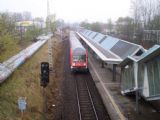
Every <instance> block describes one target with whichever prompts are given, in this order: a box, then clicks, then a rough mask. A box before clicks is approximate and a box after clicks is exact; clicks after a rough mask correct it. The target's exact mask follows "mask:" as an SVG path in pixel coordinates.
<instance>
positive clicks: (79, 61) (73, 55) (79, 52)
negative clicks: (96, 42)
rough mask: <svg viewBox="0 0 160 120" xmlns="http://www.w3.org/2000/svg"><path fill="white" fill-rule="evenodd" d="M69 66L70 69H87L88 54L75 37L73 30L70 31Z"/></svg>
mask: <svg viewBox="0 0 160 120" xmlns="http://www.w3.org/2000/svg"><path fill="white" fill-rule="evenodd" d="M70 67H71V71H86V72H87V71H88V54H87V50H86V49H85V48H84V47H83V46H82V44H81V43H80V41H79V40H78V39H77V38H76V36H75V33H74V32H73V31H71V32H70Z"/></svg>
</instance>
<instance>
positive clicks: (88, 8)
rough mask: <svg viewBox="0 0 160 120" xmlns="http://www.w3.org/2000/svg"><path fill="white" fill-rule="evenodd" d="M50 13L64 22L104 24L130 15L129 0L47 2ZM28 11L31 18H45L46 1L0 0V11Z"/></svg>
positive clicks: (54, 0)
mask: <svg viewBox="0 0 160 120" xmlns="http://www.w3.org/2000/svg"><path fill="white" fill-rule="evenodd" d="M49 2H50V13H52V14H53V13H55V14H56V16H57V18H62V19H64V20H65V21H66V22H80V21H83V20H88V21H89V22H94V21H101V22H106V21H107V20H108V19H109V18H111V19H112V20H114V21H115V20H116V19H117V18H118V17H124V16H128V15H130V0H49ZM6 10H8V11H10V12H23V11H29V12H31V13H32V16H33V17H44V18H45V17H46V15H47V0H0V11H6Z"/></svg>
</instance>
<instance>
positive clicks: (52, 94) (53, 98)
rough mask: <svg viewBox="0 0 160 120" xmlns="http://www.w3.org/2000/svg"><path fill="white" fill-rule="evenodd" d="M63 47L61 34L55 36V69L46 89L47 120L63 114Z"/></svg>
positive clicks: (58, 118) (45, 106)
mask: <svg viewBox="0 0 160 120" xmlns="http://www.w3.org/2000/svg"><path fill="white" fill-rule="evenodd" d="M63 48H64V46H63V41H62V40H61V38H60V37H59V36H55V37H54V38H53V71H52V72H51V74H50V82H49V85H48V86H47V87H46V88H45V90H44V91H45V94H44V112H45V117H46V119H47V120H61V116H62V115H61V114H62V97H61V80H62V79H63V64H64V49H63Z"/></svg>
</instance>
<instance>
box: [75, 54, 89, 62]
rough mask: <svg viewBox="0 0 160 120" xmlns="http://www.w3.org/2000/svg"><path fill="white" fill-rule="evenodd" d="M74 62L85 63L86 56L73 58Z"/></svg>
mask: <svg viewBox="0 0 160 120" xmlns="http://www.w3.org/2000/svg"><path fill="white" fill-rule="evenodd" d="M73 61H74V62H84V61H86V55H79V56H73Z"/></svg>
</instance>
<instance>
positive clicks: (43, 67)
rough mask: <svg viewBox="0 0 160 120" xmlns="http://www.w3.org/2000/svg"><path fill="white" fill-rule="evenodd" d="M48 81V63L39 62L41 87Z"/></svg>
mask: <svg viewBox="0 0 160 120" xmlns="http://www.w3.org/2000/svg"><path fill="white" fill-rule="evenodd" d="M48 83H49V63H48V62H42V63H41V81H40V84H41V86H43V87H46V86H47V84H48Z"/></svg>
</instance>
